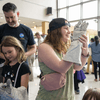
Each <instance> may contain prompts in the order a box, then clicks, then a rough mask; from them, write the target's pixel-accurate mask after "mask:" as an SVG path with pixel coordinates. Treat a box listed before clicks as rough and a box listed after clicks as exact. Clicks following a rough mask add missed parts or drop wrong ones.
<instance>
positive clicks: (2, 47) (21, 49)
mask: <svg viewBox="0 0 100 100" xmlns="http://www.w3.org/2000/svg"><path fill="white" fill-rule="evenodd" d="M2 10H3V13H4V16H5V19H6V24H3V25H1V26H0V63H3V64H2V67H0V73H1V74H0V83H1V82H3V83H6V82H7V80H8V79H10V80H11V83H12V86H13V87H15V88H18V87H21V86H24V87H25V88H26V89H27V92H28V87H29V86H28V83H29V76H30V74H31V73H32V71H31V70H30V66H32V65H31V64H30V62H29V61H28V59H29V57H30V59H31V63H33V62H34V56H32V55H34V54H35V55H37V54H38V61H39V67H40V70H41V75H40V76H39V78H40V88H39V91H38V93H37V96H36V100H75V97H74V90H75V91H76V92H78V93H79V86H78V83H79V82H82V83H83V82H84V79H85V78H86V77H85V74H84V72H83V71H82V68H83V67H84V66H85V64H86V62H87V59H92V62H93V73H94V76H95V79H94V81H98V79H97V66H98V67H99V81H100V43H99V37H98V36H95V37H94V41H92V39H91V43H90V44H89V46H88V43H87V42H88V38H87V36H86V35H85V34H82V35H81V36H80V37H78V38H77V37H76V36H75V35H73V36H72V37H71V32H70V23H69V21H68V20H67V19H64V18H55V19H53V20H52V21H51V22H50V23H49V29H48V35H47V36H45V35H44V34H42V35H41V34H40V33H39V32H36V33H35V37H36V38H37V44H36V42H35V39H34V35H33V33H32V30H31V29H30V28H29V27H27V26H25V25H23V24H20V23H19V22H18V17H19V11H18V10H17V7H16V5H15V4H13V3H6V4H5V5H3V7H2ZM87 25H88V24H87V23H86V22H83V21H80V22H79V23H77V24H76V26H75V28H74V33H73V34H78V33H77V30H78V31H80V33H82V32H81V30H82V29H83V31H84V33H85V32H86V29H87ZM80 26H81V27H80ZM79 29H80V30H79ZM71 38H72V39H73V41H72V42H71ZM74 38H75V39H74ZM69 41H70V42H69ZM74 43H78V45H79V46H80V48H77V47H76V46H75V45H76V44H75V45H73V44H74ZM88 47H89V48H91V52H92V55H90V56H89V51H88ZM76 48H77V49H76ZM75 49H76V50H79V51H81V52H80V55H78V56H74V55H71V56H72V57H73V58H71V61H69V60H68V57H69V58H70V56H69V52H70V51H72V50H73V52H75ZM77 53H79V52H77ZM74 54H75V53H74ZM32 57H33V58H32ZM76 57H78V59H79V61H80V62H78V61H77V60H76ZM88 57H89V58H88ZM32 59H33V60H32ZM88 63H89V64H90V60H89V61H88ZM0 66H1V64H0ZM88 69H89V67H88ZM73 70H74V71H75V72H74V73H73ZM87 73H89V71H87ZM78 76H82V77H81V78H79V77H78ZM31 80H32V79H31ZM77 80H78V81H77ZM79 80H80V81H79ZM76 82H77V84H76ZM77 90H78V91H77ZM99 95H100V90H99V89H89V90H87V92H86V93H85V94H84V96H83V99H82V100H99V99H100V96H99ZM47 98H48V99H47Z"/></svg>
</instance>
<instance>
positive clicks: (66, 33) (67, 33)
mask: <svg viewBox="0 0 100 100" xmlns="http://www.w3.org/2000/svg"><path fill="white" fill-rule="evenodd" d="M61 34H62V40H63V41H64V42H65V43H67V41H68V40H69V39H70V35H71V32H70V30H69V26H62V27H61Z"/></svg>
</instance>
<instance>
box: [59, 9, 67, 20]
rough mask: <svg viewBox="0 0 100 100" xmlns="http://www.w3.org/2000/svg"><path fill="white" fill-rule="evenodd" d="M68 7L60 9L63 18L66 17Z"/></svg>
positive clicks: (60, 15)
mask: <svg viewBox="0 0 100 100" xmlns="http://www.w3.org/2000/svg"><path fill="white" fill-rule="evenodd" d="M66 13H67V12H66V9H61V10H60V11H59V17H61V18H65V19H66Z"/></svg>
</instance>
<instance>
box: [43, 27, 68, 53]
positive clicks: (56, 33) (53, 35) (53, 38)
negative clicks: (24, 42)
mask: <svg viewBox="0 0 100 100" xmlns="http://www.w3.org/2000/svg"><path fill="white" fill-rule="evenodd" d="M44 43H49V44H50V45H52V46H53V48H54V49H55V50H57V51H58V52H59V53H61V52H66V51H67V44H66V43H64V42H63V41H62V34H61V28H58V29H55V30H53V31H51V32H50V33H48V35H47V37H46V38H45V40H44Z"/></svg>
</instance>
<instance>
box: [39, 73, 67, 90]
mask: <svg viewBox="0 0 100 100" xmlns="http://www.w3.org/2000/svg"><path fill="white" fill-rule="evenodd" d="M40 83H41V85H43V87H44V88H45V90H47V91H52V90H58V89H60V88H62V87H63V86H65V84H66V75H65V74H61V73H51V74H46V75H44V76H42V77H41V81H40Z"/></svg>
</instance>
